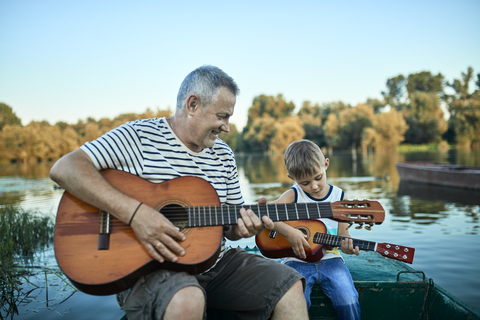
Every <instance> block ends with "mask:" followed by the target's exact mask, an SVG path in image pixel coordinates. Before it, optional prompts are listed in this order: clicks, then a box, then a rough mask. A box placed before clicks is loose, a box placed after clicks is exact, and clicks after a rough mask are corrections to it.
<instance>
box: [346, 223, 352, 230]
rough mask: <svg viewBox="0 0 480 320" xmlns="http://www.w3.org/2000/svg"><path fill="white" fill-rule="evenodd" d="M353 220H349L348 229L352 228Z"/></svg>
mask: <svg viewBox="0 0 480 320" xmlns="http://www.w3.org/2000/svg"><path fill="white" fill-rule="evenodd" d="M352 224H353V222H349V223H348V227H347V230H348V229H350V227H351V226H352Z"/></svg>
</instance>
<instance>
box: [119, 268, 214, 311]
mask: <svg viewBox="0 0 480 320" xmlns="http://www.w3.org/2000/svg"><path fill="white" fill-rule="evenodd" d="M117 298H118V302H119V304H120V306H121V307H122V309H123V310H124V311H125V313H126V314H127V317H128V320H163V319H202V318H203V315H204V314H205V293H204V290H203V288H202V287H201V286H200V285H199V284H198V281H197V279H196V278H195V277H194V276H192V275H189V274H187V273H185V272H175V271H169V270H156V271H153V272H152V273H150V274H148V275H146V276H144V277H141V278H140V279H139V280H138V281H137V283H136V284H135V285H134V286H133V288H132V289H131V290H130V291H129V292H122V293H120V294H119V295H118V296H117Z"/></svg>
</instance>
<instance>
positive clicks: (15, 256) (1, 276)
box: [0, 205, 54, 319]
mask: <svg viewBox="0 0 480 320" xmlns="http://www.w3.org/2000/svg"><path fill="white" fill-rule="evenodd" d="M53 233H54V225H53V221H52V219H51V218H50V217H41V216H38V215H35V214H32V213H28V212H25V211H23V210H21V209H20V208H17V207H14V206H11V205H7V206H3V207H0V319H7V317H9V316H11V318H12V319H13V315H15V314H18V305H19V304H20V303H21V302H22V301H23V300H24V299H25V298H26V297H27V296H28V295H29V293H30V292H31V291H32V290H34V289H32V290H30V291H27V292H25V291H24V289H23V287H24V284H25V283H29V284H31V285H33V286H34V287H38V286H36V285H34V284H33V283H31V282H30V281H29V280H28V278H29V277H30V276H31V275H33V274H34V273H35V272H37V273H38V271H32V269H31V268H28V267H25V266H24V265H20V264H18V260H19V259H20V258H30V259H33V256H34V254H35V252H37V251H39V250H44V249H45V248H47V247H49V246H50V245H51V244H52V243H53Z"/></svg>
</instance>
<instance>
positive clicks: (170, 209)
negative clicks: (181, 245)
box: [160, 204, 188, 231]
mask: <svg viewBox="0 0 480 320" xmlns="http://www.w3.org/2000/svg"><path fill="white" fill-rule="evenodd" d="M160 213H161V214H163V215H164V216H165V217H166V218H167V219H168V220H170V222H172V223H173V224H174V225H175V226H176V227H178V228H180V231H181V230H183V229H184V228H185V226H186V224H187V222H188V212H187V210H185V208H183V207H182V206H179V205H178V204H168V205H166V206H165V207H163V208H161V209H160Z"/></svg>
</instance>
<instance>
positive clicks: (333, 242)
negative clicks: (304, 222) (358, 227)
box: [313, 232, 377, 251]
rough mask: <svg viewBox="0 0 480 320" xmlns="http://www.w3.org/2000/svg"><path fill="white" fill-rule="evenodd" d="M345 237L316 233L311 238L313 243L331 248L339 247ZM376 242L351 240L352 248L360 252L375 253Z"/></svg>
mask: <svg viewBox="0 0 480 320" xmlns="http://www.w3.org/2000/svg"><path fill="white" fill-rule="evenodd" d="M343 239H346V237H341V236H335V235H332V234H326V233H320V232H317V233H315V235H314V236H313V242H314V243H318V244H326V245H329V246H333V247H340V246H341V245H342V240H343ZM376 244H377V243H376V242H371V241H365V240H358V239H353V247H356V246H358V248H359V249H360V250H366V251H375V246H376Z"/></svg>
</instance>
